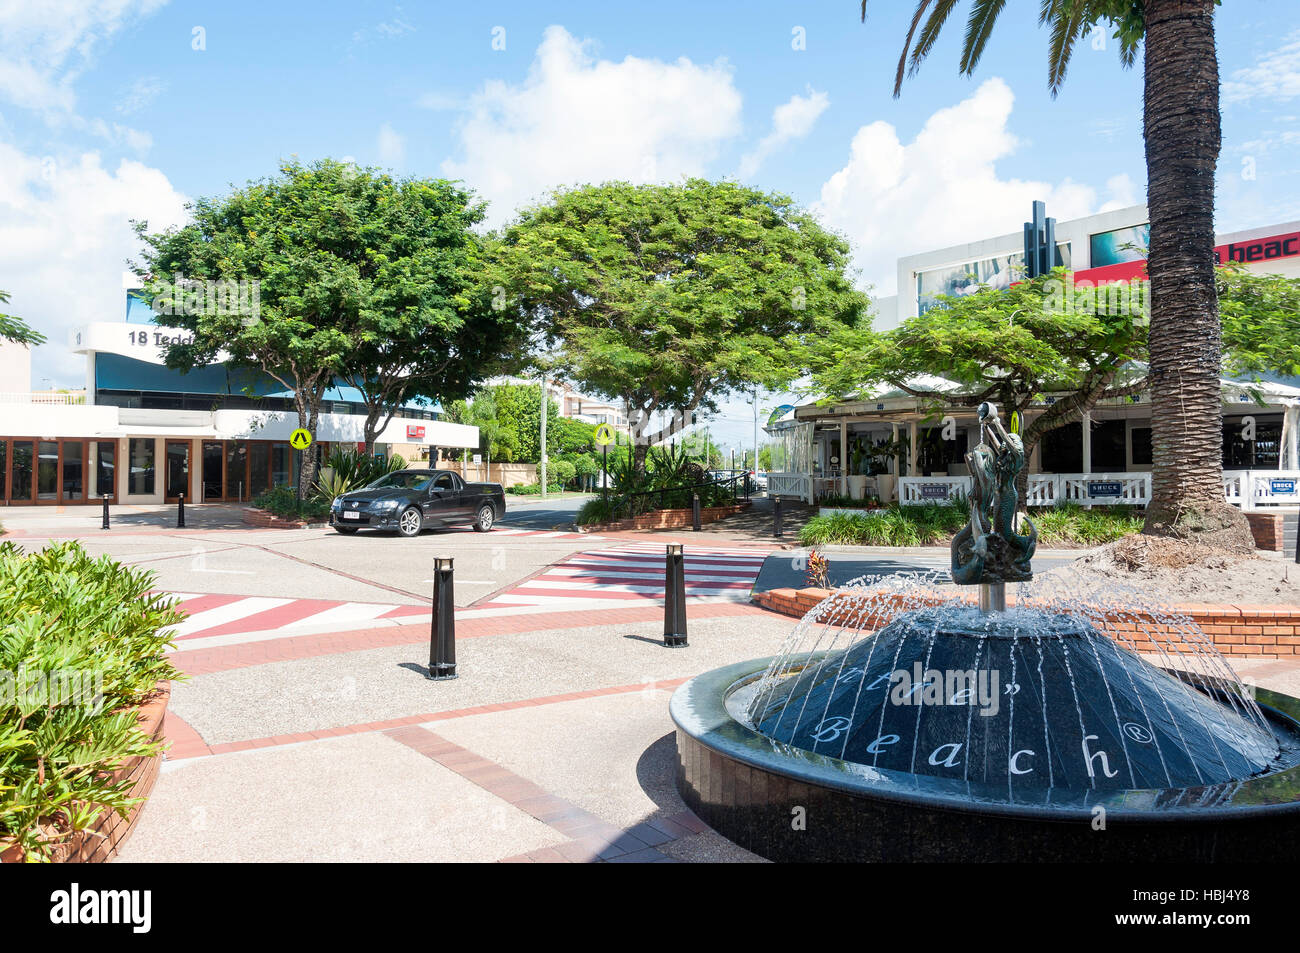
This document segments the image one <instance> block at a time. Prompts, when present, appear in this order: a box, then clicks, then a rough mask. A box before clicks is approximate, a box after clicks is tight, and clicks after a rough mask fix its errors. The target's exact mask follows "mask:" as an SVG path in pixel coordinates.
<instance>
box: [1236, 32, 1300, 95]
mask: <svg viewBox="0 0 1300 953" xmlns="http://www.w3.org/2000/svg"><path fill="white" fill-rule="evenodd" d="M1220 95H1221V96H1222V97H1223V101H1224V103H1228V104H1231V103H1244V102H1247V101H1249V100H1252V99H1256V98H1262V99H1277V100H1288V99H1295V98H1296V97H1297V96H1300V33H1292V34H1291V35H1290V36H1288V37H1287V39H1286V42H1285V43H1283V44H1282V46H1280V47H1278V48H1277V49H1275V50H1271V51H1269V52H1268V53H1265V54H1264V55H1263V56H1260V57H1258V58H1257V59H1256V60H1255V65H1254V66H1248V67H1245V68H1244V69H1239V70H1233V72H1232V75H1231V76H1230V77H1229V78H1228V79H1226V80H1225V81H1224V83H1223V86H1222V87H1221V91H1220Z"/></svg>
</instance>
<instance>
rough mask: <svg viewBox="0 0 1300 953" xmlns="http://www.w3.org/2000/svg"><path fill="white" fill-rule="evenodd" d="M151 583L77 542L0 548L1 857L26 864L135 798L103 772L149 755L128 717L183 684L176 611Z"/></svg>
mask: <svg viewBox="0 0 1300 953" xmlns="http://www.w3.org/2000/svg"><path fill="white" fill-rule="evenodd" d="M153 587H154V574H153V573H152V572H149V571H146V570H140V569H131V568H129V567H126V566H123V565H121V564H120V563H116V562H114V561H113V560H111V559H109V558H108V557H107V556H101V557H100V558H99V559H92V558H91V557H90V556H88V555H87V554H86V552H85V551H84V550H83V549H82V548H81V546H80V545H79V544H77V543H75V542H69V543H59V544H56V545H53V546H50V547H48V548H46V549H44V550H42V551H40V552H37V553H32V554H30V555H29V554H26V553H24V552H23V551H22V550H20V549H19V548H18V547H17V546H16V545H15V544H13V543H0V849H3V848H5V847H8V846H11V845H13V844H15V843H16V844H18V845H19V846H21V847H22V848H23V849H24V851H25V852H26V854H27V857H28V859H29V860H43V859H47V858H48V857H49V856H50V849H51V846H52V845H53V844H55V843H58V842H59V841H61V840H63V839H65V838H66V837H68V836H69V835H71V834H72V832H73V831H76V830H81V829H84V828H87V827H89V826H91V825H92V824H94V823H95V821H96V820H97V819H98V818H99V816H100V814H101V812H103V811H105V810H113V811H117V812H118V813H120V814H121V815H122V816H123V817H125V816H126V815H127V813H128V812H129V810H130V808H131V806H132V805H133V804H134V803H136V801H137V800H138V799H136V798H130V797H128V792H129V791H130V787H131V782H130V781H119V782H116V783H110V782H109V781H108V780H107V778H108V773H109V772H111V771H113V770H114V769H116V768H118V767H120V766H121V765H122V764H123V763H124V762H125V761H127V760H129V759H131V758H135V757H141V756H143V757H149V756H152V755H156V754H158V753H159V751H160V750H161V748H162V745H161V743H157V742H153V741H151V740H150V739H149V737H148V736H146V735H145V733H144V732H143V731H141V730H140V728H139V727H138V725H137V722H136V715H135V712H134V711H132V710H130V709H131V708H132V707H134V706H137V705H139V704H140V703H141V702H142V701H144V699H145V698H146V697H147V696H149V695H150V694H151V693H152V692H153V690H154V686H155V685H156V684H157V683H158V682H159V681H163V680H175V679H179V678H181V677H182V676H181V675H180V673H179V672H177V671H176V669H175V668H173V667H172V664H171V662H170V661H168V660H167V658H166V656H165V655H164V651H165V650H166V649H167V648H168V647H169V646H170V644H171V631H170V630H171V628H172V627H173V626H175V625H176V624H177V623H179V622H180V621H181V619H182V618H183V617H184V616H183V613H181V612H180V611H179V610H177V609H176V608H175V604H174V600H172V599H171V598H170V597H169V596H167V595H165V594H159V593H154V592H151V590H152V589H153Z"/></svg>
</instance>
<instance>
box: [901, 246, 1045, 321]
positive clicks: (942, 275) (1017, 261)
mask: <svg viewBox="0 0 1300 953" xmlns="http://www.w3.org/2000/svg"><path fill="white" fill-rule="evenodd" d="M1056 264H1058V265H1064V266H1065V267H1066V268H1069V267H1070V243H1069V242H1058V243H1057V245H1056ZM1024 277H1025V253H1024V251H1023V250H1021V251H1018V252H1012V253H1010V254H1006V255H998V256H995V257H993V258H984V259H981V260H979V261H970V262H964V263H962V264H959V265H949V266H947V267H944V268H933V269H931V270H929V271H922V272H920V273H918V274H917V276H916V311H917V314H925V312H927V311H929V310H930V309H931V308H933V307H934V306H935V305H936V304H937V303H938V302H937V300H936V297H935V296H936V295H941V294H942V295H951V296H953V297H961V296H963V295H968V294H974V293H975V292H976V291H979V290H980V289H981V288H995V289H1002V290H1005V289H1007V288H1010V287H1011V285H1012V284H1013V283H1014V282H1017V281H1023V280H1024Z"/></svg>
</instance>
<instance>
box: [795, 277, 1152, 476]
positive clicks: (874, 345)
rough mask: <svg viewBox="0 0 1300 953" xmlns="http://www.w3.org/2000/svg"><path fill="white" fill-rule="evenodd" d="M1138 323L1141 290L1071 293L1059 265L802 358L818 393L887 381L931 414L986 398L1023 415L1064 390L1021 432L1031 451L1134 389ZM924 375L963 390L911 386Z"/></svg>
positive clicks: (1142, 334)
mask: <svg viewBox="0 0 1300 953" xmlns="http://www.w3.org/2000/svg"><path fill="white" fill-rule="evenodd" d="M1088 291H1091V293H1087V292H1088ZM1134 298H1136V300H1134ZM1146 327H1147V321H1146V315H1145V313H1144V309H1143V296H1142V295H1141V294H1140V293H1139V294H1138V295H1136V296H1129V295H1127V294H1126V295H1124V296H1123V297H1122V298H1121V297H1120V296H1119V295H1115V296H1114V297H1113V298H1108V296H1107V295H1106V294H1104V293H1102V294H1098V293H1097V292H1096V289H1075V288H1074V286H1073V283H1072V281H1071V279H1070V275H1069V274H1068V273H1067V272H1066V270H1065V269H1063V268H1058V269H1056V270H1055V271H1053V272H1052V273H1051V274H1050V275H1044V276H1041V277H1039V278H1036V279H1034V280H1032V281H1025V282H1021V283H1018V284H1015V285H1013V286H1012V287H1011V288H1009V289H1005V290H998V289H993V288H983V289H981V290H979V291H976V292H975V293H973V294H970V295H964V296H961V297H952V296H948V295H941V296H939V305H938V306H937V307H932V308H930V309H929V310H927V311H925V312H924V313H922V314H920V315H918V316H917V317H913V318H908V319H907V320H905V321H903V322H902V324H900V325H899V326H898V327H897V328H893V329H891V330H888V331H883V332H879V333H877V332H873V331H872V330H871V329H870V328H869V327H867V326H865V325H859V326H857V327H854V328H847V327H846V328H840V329H837V330H835V331H833V332H832V333H831V334H829V335H827V336H826V337H825V338H822V339H820V340H817V341H814V342H812V344H811V346H810V348H809V357H808V359H807V362H808V364H809V365H810V367H811V368H812V371H813V381H814V383H815V384H816V385H817V386H818V387H819V388H820V389H821V390H823V391H824V392H825V393H828V394H832V395H837V396H848V395H852V394H855V393H859V392H861V391H862V390H863V389H864V387H866V386H867V385H868V384H870V383H876V382H887V383H889V384H891V385H893V386H894V387H896V388H898V389H899V390H901V391H903V392H904V393H908V394H911V395H913V396H914V397H916V398H917V399H918V403H919V404H920V405H921V406H922V407H928V408H930V409H933V410H934V411H935V412H936V413H937V412H938V411H939V409H940V408H941V407H943V406H946V405H949V404H955V405H958V406H969V407H976V406H978V405H979V404H980V403H981V402H982V401H986V400H992V401H995V402H996V403H998V404H999V406H1000V407H1001V408H1002V409H1003V410H1004V412H1005V413H1007V414H1010V413H1011V412H1012V411H1018V412H1020V413H1021V414H1022V415H1023V414H1024V411H1025V410H1026V409H1027V408H1028V407H1029V406H1030V404H1031V403H1032V402H1033V401H1034V400H1035V399H1041V397H1042V395H1044V394H1046V393H1049V392H1050V393H1054V394H1058V395H1063V396H1061V397H1060V398H1059V399H1057V400H1056V402H1055V403H1053V404H1052V406H1051V407H1049V408H1048V409H1047V411H1046V412H1044V413H1043V414H1041V415H1039V416H1037V417H1036V418H1035V419H1034V421H1033V423H1032V424H1031V425H1030V426H1029V427H1028V428H1027V430H1026V431H1025V433H1024V435H1023V437H1024V440H1025V447H1026V450H1029V449H1032V446H1033V444H1034V443H1036V442H1037V441H1038V440H1039V439H1040V438H1041V437H1042V435H1043V434H1044V433H1046V432H1047V431H1049V430H1052V429H1054V428H1056V427H1060V426H1063V425H1064V424H1067V423H1070V422H1071V421H1073V420H1078V419H1079V417H1080V416H1081V415H1082V414H1083V413H1085V412H1087V411H1088V410H1090V409H1091V408H1092V407H1093V406H1095V405H1096V403H1097V401H1099V400H1102V399H1106V398H1114V397H1122V396H1126V395H1129V394H1134V393H1137V392H1138V390H1140V389H1141V388H1142V386H1143V382H1144V380H1145V375H1144V374H1143V373H1141V369H1140V368H1136V369H1135V368H1134V365H1133V363H1132V362H1135V361H1142V360H1145V358H1146V341H1147V337H1146ZM1135 370H1136V373H1135V374H1134V373H1130V372H1133V371H1135ZM922 375H933V376H937V377H942V378H945V379H946V380H949V381H953V382H955V383H957V384H960V385H963V389H962V392H961V393H956V394H949V393H946V392H945V391H944V389H943V388H942V387H941V386H924V385H921V384H918V383H917V381H916V380H915V379H916V378H917V377H919V376H922Z"/></svg>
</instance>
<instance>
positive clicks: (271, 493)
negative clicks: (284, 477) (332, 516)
mask: <svg viewBox="0 0 1300 953" xmlns="http://www.w3.org/2000/svg"><path fill="white" fill-rule="evenodd" d="M331 499H332V498H331ZM253 506H254V507H256V508H257V509H259V510H266V511H267V512H268V513H274V514H275V515H276V516H283V517H284V518H285V519H305V520H311V519H322V518H324V517H326V516H328V515H329V511H330V506H329V502H328V501H326V500H321V499H308V500H299V499H297V498H296V496H295V494H294V491H293V489H292V488H291V487H287V486H275V487H272V488H271V489H269V490H267V491H266V492H265V493H263V494H262V495H261V496H259V497H258V498H257V499H255V500H254V501H253Z"/></svg>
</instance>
